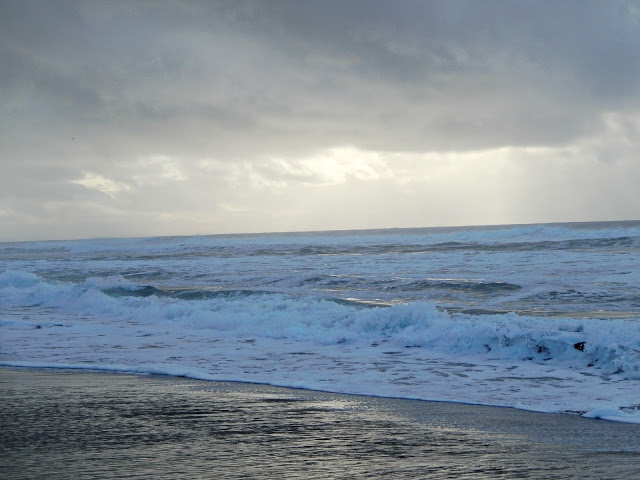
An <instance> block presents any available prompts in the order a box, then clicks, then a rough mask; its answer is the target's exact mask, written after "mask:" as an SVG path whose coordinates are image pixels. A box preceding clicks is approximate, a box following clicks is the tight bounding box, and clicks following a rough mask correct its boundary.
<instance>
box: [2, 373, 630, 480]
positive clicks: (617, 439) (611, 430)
mask: <svg viewBox="0 0 640 480" xmlns="http://www.w3.org/2000/svg"><path fill="white" fill-rule="evenodd" d="M0 381H1V382H2V383H0V422H1V424H2V425H3V428H2V429H0V467H1V470H0V471H2V472H3V473H2V476H3V478H12V479H16V480H18V479H31V478H51V479H57V478H95V479H99V478H225V479H232V478H242V479H247V478H260V479H265V478H266V479H269V478H279V479H281V478H305V479H326V478H403V479H412V478H468V479H472V478H473V479H485V478H487V479H489V478H509V479H513V478H527V479H536V478H540V479H542V478H545V479H548V478H556V479H563V478H587V479H589V478H593V479H596V478H597V479H604V478H637V477H638V475H640V447H639V446H638V444H637V438H638V435H639V434H640V426H638V425H629V424H620V423H612V422H606V421H598V420H587V419H582V418H579V417H572V416H566V415H548V414H535V413H530V412H522V411H518V410H513V409H506V408H491V407H479V406H467V405H458V404H448V403H437V402H423V401H410V400H396V399H381V398H371V397H358V396H346V395H335V394H326V393H319V392H310V391H305V390H291V389H279V388H274V387H267V386H259V385H250V384H238V383H216V382H201V381H191V380H184V379H176V378H169V377H157V376H131V375H121V374H93V373H70V372H68V371H65V372H60V371H52V370H48V371H41V370H25V369H20V370H11V369H0Z"/></svg>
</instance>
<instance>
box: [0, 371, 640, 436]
mask: <svg viewBox="0 0 640 480" xmlns="http://www.w3.org/2000/svg"><path fill="white" fill-rule="evenodd" d="M4 368H6V369H18V370H20V369H35V370H53V371H55V370H60V371H64V370H68V371H74V372H78V373H82V372H87V373H96V374H100V373H104V374H123V375H136V376H157V377H168V378H176V379H180V378H181V379H185V380H192V381H197V382H213V383H236V384H247V385H256V386H264V387H273V388H282V389H289V390H301V391H309V392H317V393H327V394H335V395H348V396H355V397H366V398H380V399H389V400H407V401H416V402H434V403H450V404H455V405H463V406H470V407H474V406H477V407H487V408H501V409H502V408H504V409H511V410H517V411H520V412H529V413H537V414H543V415H567V416H570V417H574V416H577V417H580V418H584V419H588V420H602V421H608V422H609V421H610V422H614V423H624V424H635V425H638V426H640V419H638V417H629V418H625V416H624V415H623V414H621V413H620V412H619V411H615V409H609V408H600V409H597V410H595V411H594V412H592V413H590V414H589V413H587V412H586V411H582V412H578V411H575V412H573V411H563V412H548V411H544V410H536V409H534V408H526V407H524V406H523V407H517V406H513V405H500V404H485V403H480V402H471V401H468V402H464V401H458V400H443V399H429V398H420V397H410V396H407V397H401V396H392V395H382V394H381V395H376V394H367V393H353V392H340V391H335V390H326V389H318V388H308V387H301V386H291V385H279V384H274V383H268V382H259V381H250V380H233V379H230V380H227V379H218V378H213V377H210V376H209V375H207V374H203V375H201V376H197V375H188V374H185V373H182V369H180V368H178V369H177V370H176V371H175V372H174V373H172V372H169V371H162V370H158V369H156V368H138V369H133V368H131V367H128V366H125V365H110V366H107V367H103V366H99V365H95V366H92V365H86V364H58V365H48V364H42V363H39V362H0V370H2V369H4ZM208 377H209V378H208Z"/></svg>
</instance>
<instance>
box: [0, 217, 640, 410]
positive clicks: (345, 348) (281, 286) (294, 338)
mask: <svg viewBox="0 0 640 480" xmlns="http://www.w3.org/2000/svg"><path fill="white" fill-rule="evenodd" d="M0 364H1V365H11V366H27V367H28V366H38V367H47V366H51V367H65V368H90V369H98V370H114V371H130V372H140V373H160V374H168V375H180V376H187V377H193V378H199V379H207V380H233V381H243V382H258V383H266V384H272V385H279V386H290V387H299V388H307V389H316V390H323V391H331V392H342V393H354V394H362V395H375V396H390V397H403V398H417V399H425V400H443V401H452V402H465V403H476V404H486V405H500V406H510V407H516V408H521V409H527V410H535V411H542V412H558V413H573V414H581V415H584V416H588V417H598V418H606V419H610V420H619V421H627V422H638V423H640V222H608V223H579V224H550V225H524V226H518V225H514V226H499V227H460V228H424V229H392V230H365V231H339V232H310V233H282V234H252V235H212V236H193V237H154V238H128V239H96V240H77V241H47V242H11V243H0Z"/></svg>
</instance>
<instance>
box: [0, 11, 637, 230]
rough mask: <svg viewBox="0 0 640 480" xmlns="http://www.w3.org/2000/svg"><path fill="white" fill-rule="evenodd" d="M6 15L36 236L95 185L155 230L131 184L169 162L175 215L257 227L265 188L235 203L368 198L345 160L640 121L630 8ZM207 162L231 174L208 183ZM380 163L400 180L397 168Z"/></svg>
mask: <svg viewBox="0 0 640 480" xmlns="http://www.w3.org/2000/svg"><path fill="white" fill-rule="evenodd" d="M0 10H1V11H2V15H0V65H2V67H1V68H0V91H2V92H3V93H2V98H3V101H2V103H1V105H0V114H1V115H0V144H1V145H2V146H1V147H0V168H1V169H2V172H0V173H2V176H1V178H0V200H1V201H2V202H4V204H5V205H10V207H9V206H7V207H5V208H4V210H2V209H0V213H1V212H2V211H5V212H6V211H8V209H11V211H12V212H18V211H20V212H22V213H21V215H24V216H25V218H26V216H27V213H26V211H25V209H26V206H25V205H27V200H29V202H35V203H29V205H31V207H30V208H31V210H29V212H32V213H33V212H34V211H35V210H37V209H36V208H35V205H36V204H37V202H38V201H39V202H40V205H41V206H42V205H45V204H47V202H63V203H64V202H66V203H64V205H65V208H75V207H73V205H74V204H75V205H78V204H81V203H83V202H89V201H94V200H95V199H96V198H101V197H100V196H101V195H102V196H104V195H105V193H104V192H101V191H99V190H96V189H92V188H90V187H88V186H87V185H98V184H99V183H95V182H97V181H98V180H95V179H98V178H103V179H105V180H104V181H105V182H106V181H111V182H115V183H114V185H116V184H117V185H130V186H131V188H130V190H127V189H125V188H122V189H120V190H118V191H117V194H115V193H114V194H113V195H112V196H111V198H109V199H106V200H104V201H107V202H110V203H109V205H112V206H113V208H114V209H116V210H118V211H122V212H126V211H129V212H131V211H132V208H137V207H133V205H139V206H141V207H140V208H142V209H143V210H144V211H148V212H149V215H150V216H152V215H153V212H154V207H153V205H159V204H160V203H162V201H161V200H160V199H159V198H155V196H156V195H159V196H162V195H163V194H161V193H158V192H157V191H155V190H154V188H155V187H152V186H151V184H152V183H153V182H148V183H147V184H145V183H144V182H140V181H136V180H135V178H136V177H137V178H141V176H142V175H143V174H141V173H140V172H139V170H140V168H141V167H140V165H141V162H143V161H144V159H145V158H150V157H153V156H154V155H155V156H162V155H164V156H166V157H167V158H169V159H170V160H168V162H169V163H167V165H169V164H171V165H173V166H174V167H175V168H176V169H179V170H180V169H181V171H183V173H184V175H185V177H184V178H185V179H186V180H183V181H182V185H177V184H176V182H174V181H173V180H171V179H170V178H169V177H162V176H158V177H157V178H158V179H160V180H158V181H157V182H156V183H158V182H160V181H162V182H166V183H167V185H168V186H167V187H166V188H171V192H173V193H172V196H173V202H174V203H173V205H174V206H173V207H171V206H169V205H165V206H164V207H163V209H164V210H163V211H165V212H166V211H167V210H172V209H174V210H175V209H179V208H178V207H177V205H181V207H180V208H184V209H191V210H193V209H195V208H196V206H197V203H198V202H204V203H208V204H210V205H214V204H215V205H218V204H220V205H227V207H228V206H229V205H235V206H233V207H232V208H231V209H230V210H229V209H228V210H229V211H231V210H233V209H234V208H236V210H237V211H240V210H241V211H248V210H250V208H249V206H250V204H251V203H252V201H257V202H259V203H260V202H261V200H260V199H259V197H260V194H259V193H258V191H257V190H255V191H254V190H251V189H255V188H258V187H256V185H255V182H254V184H251V182H250V181H249V180H248V177H247V179H245V180H246V183H244V184H243V185H244V187H243V188H245V193H246V195H245V198H244V199H241V198H240V197H241V196H239V195H237V194H236V193H234V192H233V191H229V190H228V189H227V187H226V185H227V184H228V183H229V182H231V183H233V182H235V183H234V184H235V185H236V186H237V185H239V183H238V182H240V183H242V182H243V181H244V180H241V179H242V175H246V176H249V175H250V174H251V172H253V173H254V174H256V175H259V176H260V178H262V179H263V180H264V182H263V184H264V185H268V184H270V182H271V184H272V185H275V184H278V182H280V183H283V184H288V185H289V184H292V182H293V183H295V181H296V180H297V181H298V182H300V183H301V184H308V185H316V186H317V185H328V184H332V182H333V180H328V179H335V178H341V179H342V178H344V179H348V181H349V182H353V181H360V180H359V179H358V177H357V175H356V176H354V175H351V174H344V175H346V176H342V177H341V176H340V175H342V174H340V173H336V172H333V173H331V172H330V171H328V173H327V172H322V171H321V169H320V167H318V165H317V164H316V163H313V162H312V163H313V166H312V167H311V166H310V165H311V164H310V163H309V162H310V161H311V160H309V159H313V158H316V159H317V158H318V155H320V156H322V155H321V154H320V153H318V152H331V151H332V149H335V148H336V147H341V146H351V147H353V148H355V149H360V150H361V151H370V152H381V153H384V152H387V153H389V154H392V153H393V152H407V153H411V152H413V153H415V154H421V153H423V152H464V151H476V150H491V149H497V148H502V147H505V148H518V147H521V148H524V147H545V148H546V147H549V148H558V149H562V148H565V147H567V146H569V145H572V144H577V143H580V142H584V139H588V138H591V137H593V138H600V137H601V136H602V132H605V131H607V128H609V127H608V126H607V118H609V117H607V115H609V114H611V113H616V112H618V113H620V115H621V116H619V117H617V118H619V119H621V118H623V117H624V118H631V119H633V118H636V117H635V115H636V112H637V111H638V110H639V109H640V82H638V81H637V79H638V78H640V4H639V3H638V2H634V1H615V2H601V1H595V0H593V1H569V0H565V1H559V2H553V3H543V4H541V3H540V2H533V1H524V0H523V1H511V2H502V1H497V0H496V1H484V2H476V1H466V0H454V1H450V0H447V1H444V0H443V1H425V2H421V1H417V2H416V1H408V0H400V1H394V2H391V1H381V0H380V1H378V0H354V1H348V2H344V1H333V0H327V1H322V2H311V1H310V2H305V1H297V0H289V1H277V0H274V1H270V2H263V1H258V0H256V1H243V0H228V1H215V2H205V1H201V2H199V1H184V2H178V1H165V2H146V1H142V2H128V1H109V2H74V1H62V0H54V1H50V2H37V1H31V0H27V1H23V2H14V1H2V2H0ZM625 115H626V116H625ZM620 121H621V122H622V120H620ZM628 122H631V123H630V126H629V125H627V126H626V127H625V128H626V129H627V130H628V131H630V132H637V125H636V124H634V123H633V120H628ZM620 128H622V127H620ZM635 135H636V133H631V134H628V135H627V136H626V138H627V140H626V142H627V144H629V142H631V147H626V148H627V149H628V148H631V149H632V150H633V149H634V148H635V146H637V141H638V140H637V137H636V136H635ZM607 138H608V140H607V142H609V143H607V144H602V145H599V146H598V147H597V148H596V147H593V149H592V150H594V151H595V150H597V151H598V152H600V154H599V156H598V158H599V161H602V162H608V163H609V164H611V163H615V160H616V158H617V157H618V156H620V155H623V154H624V155H627V153H624V152H626V150H624V149H623V148H622V147H621V145H624V144H625V142H624V141H622V140H620V138H618V140H616V141H615V142H614V141H613V140H611V138H610V137H607ZM612 142H613V143H612ZM581 145H583V143H581ZM585 148H586V147H585ZM590 148H591V147H590ZM623 150H624V152H623V153H621V152H622V151H623ZM274 158H278V159H280V161H281V162H284V163H280V164H278V163H277V162H276V163H274V160H273V159H274ZM203 160H208V161H212V162H217V163H216V164H217V165H222V166H223V167H219V168H218V170H216V172H215V173H212V172H211V171H200V170H198V165H199V164H200V163H199V162H202V161H203ZM341 161H342V160H341ZM345 161H346V160H345ZM171 162H173V163H171ZM385 162H386V163H385V165H386V164H388V168H389V169H390V170H389V171H395V173H394V175H391V176H395V178H398V176H399V174H398V172H397V169H398V168H399V167H397V165H399V164H398V163H395V164H394V162H393V161H392V160H389V161H386V160H385ZM225 165H226V166H225ZM278 165H280V166H278ZM283 165H285V166H288V167H286V168H285V167H283ZM354 165H355V164H354ZM174 167H172V168H174ZM167 168H168V167H167ZM354 168H357V167H354V166H353V165H351V166H349V165H347V166H345V167H344V168H343V170H341V171H342V172H343V173H344V172H348V171H355V170H353V169H354ZM394 168H396V170H394ZM350 169H351V170H350ZM87 175H89V177H87ZM91 175H93V177H91ZM336 175H337V176H336ZM391 176H390V175H385V176H381V177H379V178H386V179H387V180H385V181H388V179H389V178H391ZM150 177H153V175H150ZM374 177H375V176H372V177H371V178H374ZM84 178H93V179H94V180H95V182H94V183H93V184H92V183H91V182H90V181H88V182H85V183H86V185H84V184H82V183H78V180H82V179H84ZM153 178H155V177H153ZM375 178H378V177H375ZM194 179H198V181H197V182H196V181H195V180H194ZM239 179H240V180H239ZM171 182H173V183H171ZM333 183H335V182H333ZM102 185H108V183H103V184H102ZM195 186H197V188H201V189H203V193H198V194H195V193H194V188H195ZM211 186H214V187H215V188H211ZM105 188H106V187H105ZM385 188H391V187H385ZM204 192H207V194H206V195H205V194H204ZM164 195H165V197H166V193H165V194H164ZM274 198H275V197H274ZM145 199H149V200H145ZM189 199H194V200H189ZM195 199H197V200H195ZM21 201H23V203H22V207H20V208H18V207H19V206H20V205H21ZM74 202H75V203H74ZM127 202H129V203H127ZM133 202H135V203H133ZM234 202H235V203H234ZM243 202H244V203H243ZM241 204H242V205H241ZM51 205H53V204H51ZM52 208H53V207H52ZM274 208H275V207H274ZM278 208H281V207H278ZM238 209H239V210H238ZM223 210H224V208H223ZM43 212H44V210H43ZM156 213H157V211H156ZM42 215H45V213H42ZM5 216H6V213H5ZM18 217H19V215H18V214H17V213H16V218H18ZM12 218H13V217H12ZM345 221H346V220H345ZM513 221H518V220H517V219H516V218H514V219H513ZM16 222H17V223H16V224H15V225H16V226H15V229H16V230H15V231H16V232H17V233H12V235H13V236H16V235H17V236H19V235H20V233H19V228H20V227H19V224H20V222H19V221H18V220H16ZM34 222H35V223H36V224H37V222H36V221H35V220H34ZM234 222H235V221H234ZM318 222H319V223H321V221H320V220H318ZM125 223H126V222H125ZM418 223H420V222H418ZM229 225H231V224H229ZM234 225H236V223H234ZM34 228H36V227H34ZM78 228H79V229H81V228H80V227H78ZM154 228H155V227H154ZM157 228H158V229H160V227H157ZM163 228H164V227H163ZM221 228H225V227H224V226H223V227H221ZM229 228H230V227H229ZM294 228H295V226H294ZM316 228H317V227H316ZM249 229H250V228H249ZM121 230H126V228H125V227H124V226H123V227H121V228H120V227H119V230H118V231H119V232H120V231H121ZM153 231H154V232H156V230H153ZM86 234H90V232H89V230H87V233H86Z"/></svg>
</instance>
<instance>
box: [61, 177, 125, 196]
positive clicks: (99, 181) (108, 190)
mask: <svg viewBox="0 0 640 480" xmlns="http://www.w3.org/2000/svg"><path fill="white" fill-rule="evenodd" d="M70 183H76V184H78V185H82V186H83V187H86V188H88V189H90V190H97V191H99V192H102V193H104V194H106V195H109V196H110V197H115V196H116V194H117V193H118V192H122V191H125V192H126V191H129V190H131V187H130V186H129V185H127V184H126V183H120V182H114V181H113V180H110V179H108V178H106V177H103V176H102V175H99V174H97V173H86V174H85V175H84V177H82V178H79V179H75V180H70Z"/></svg>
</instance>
